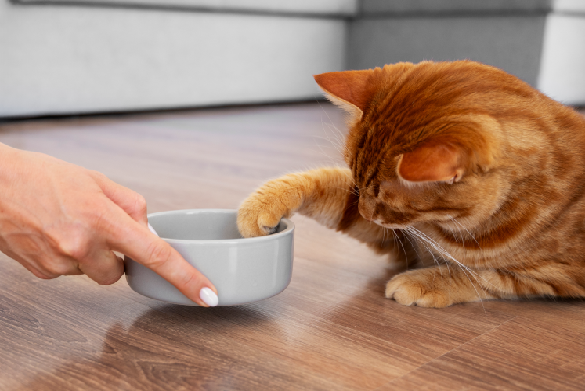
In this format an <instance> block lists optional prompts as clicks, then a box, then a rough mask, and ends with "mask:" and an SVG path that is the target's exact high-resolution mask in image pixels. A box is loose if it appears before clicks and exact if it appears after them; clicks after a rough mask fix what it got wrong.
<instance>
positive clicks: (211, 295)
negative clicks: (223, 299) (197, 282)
mask: <svg viewBox="0 0 585 391" xmlns="http://www.w3.org/2000/svg"><path fill="white" fill-rule="evenodd" d="M199 297H200V298H201V300H203V301H204V302H205V304H207V305H208V306H210V307H215V306H216V305H217V303H218V302H219V298H218V297H217V295H216V294H215V292H214V291H212V290H211V289H209V288H203V289H201V290H200V291H199Z"/></svg>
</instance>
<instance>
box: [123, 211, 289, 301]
mask: <svg viewBox="0 0 585 391" xmlns="http://www.w3.org/2000/svg"><path fill="white" fill-rule="evenodd" d="M236 214H237V211H235V210H226V209H190V210H177V211H172V212H161V213H153V214H150V215H149V216H148V221H149V223H150V224H151V225H152V227H153V228H154V229H155V230H156V232H157V233H158V235H159V236H160V237H161V238H162V239H164V240H165V241H166V242H167V243H169V244H170V245H171V246H173V247H174V248H175V249H176V250H177V251H178V252H179V253H180V254H181V255H182V256H183V258H185V259H186V260H187V262H189V263H190V264H192V265H193V266H194V267H195V268H197V269H198V270H199V271H200V272H201V273H203V274H204V275H205V276H207V278H209V280H210V281H211V282H212V283H213V284H214V285H215V287H216V288H217V292H218V296H219V304H218V305H237V304H243V303H249V302H252V301H256V300H261V299H266V298H268V297H270V296H274V295H276V294H278V293H280V292H282V291H283V290H284V289H285V288H286V287H287V286H288V284H289V283H290V279H291V274H292V263H293V232H294V224H293V222H292V221H290V220H287V219H283V220H282V221H281V222H280V224H279V226H278V229H277V231H276V233H274V234H272V235H269V236H262V237H257V238H248V239H243V238H242V237H241V236H240V233H239V232H238V228H237V226H236ZM124 261H125V264H126V279H127V280H128V284H129V285H130V287H131V288H132V289H134V290H135V291H136V292H138V293H140V294H142V295H144V296H148V297H150V298H153V299H158V300H163V301H166V302H171V303H175V304H183V305H197V304H196V303H194V302H193V301H191V300H189V299H188V298H187V297H186V296H184V295H183V294H182V293H181V292H179V291H178V290H177V289H176V288H175V287H174V286H172V285H171V284H170V283H169V282H167V281H166V280H165V279H163V278H162V277H160V276H159V275H157V274H156V273H154V272H153V271H152V270H150V269H148V268H146V267H144V266H142V265H141V264H139V263H137V262H135V261H133V260H132V259H130V258H128V257H125V260H124Z"/></svg>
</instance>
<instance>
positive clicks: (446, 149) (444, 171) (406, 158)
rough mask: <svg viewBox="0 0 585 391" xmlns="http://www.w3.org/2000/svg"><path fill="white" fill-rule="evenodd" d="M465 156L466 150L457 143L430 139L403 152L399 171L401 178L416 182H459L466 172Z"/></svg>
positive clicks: (399, 162) (398, 167)
mask: <svg viewBox="0 0 585 391" xmlns="http://www.w3.org/2000/svg"><path fill="white" fill-rule="evenodd" d="M464 158H465V152H464V150H463V148H461V147H460V146H458V145H457V144H454V143H451V142H448V141H441V140H429V141H426V142H423V143H422V144H421V145H419V146H417V147H416V148H415V149H414V150H413V151H411V152H406V153H404V154H402V155H401V156H400V157H399V161H398V166H397V172H398V175H399V177H400V178H402V179H404V180H406V181H408V182H414V183H422V182H445V183H453V182H458V181H459V180H461V177H462V176H463V173H464Z"/></svg>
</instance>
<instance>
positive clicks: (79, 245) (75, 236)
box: [57, 231, 90, 260]
mask: <svg viewBox="0 0 585 391" xmlns="http://www.w3.org/2000/svg"><path fill="white" fill-rule="evenodd" d="M57 243H58V247H59V251H60V253H61V254H62V255H64V256H66V257H69V258H73V259H76V260H81V259H85V258H87V256H88V255H89V252H90V242H89V239H88V237H87V235H85V234H84V233H83V232H76V231H73V232H71V231H69V233H68V234H66V235H62V236H61V237H59V238H58V239H57Z"/></svg>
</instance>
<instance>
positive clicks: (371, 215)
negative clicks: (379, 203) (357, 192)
mask: <svg viewBox="0 0 585 391" xmlns="http://www.w3.org/2000/svg"><path fill="white" fill-rule="evenodd" d="M372 206H373V205H372V202H368V201H365V200H364V201H362V199H361V198H360V202H359V204H358V211H359V212H360V214H361V215H362V217H363V218H364V219H366V220H369V221H372V220H375V219H376V213H375V212H376V208H374V207H372Z"/></svg>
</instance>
